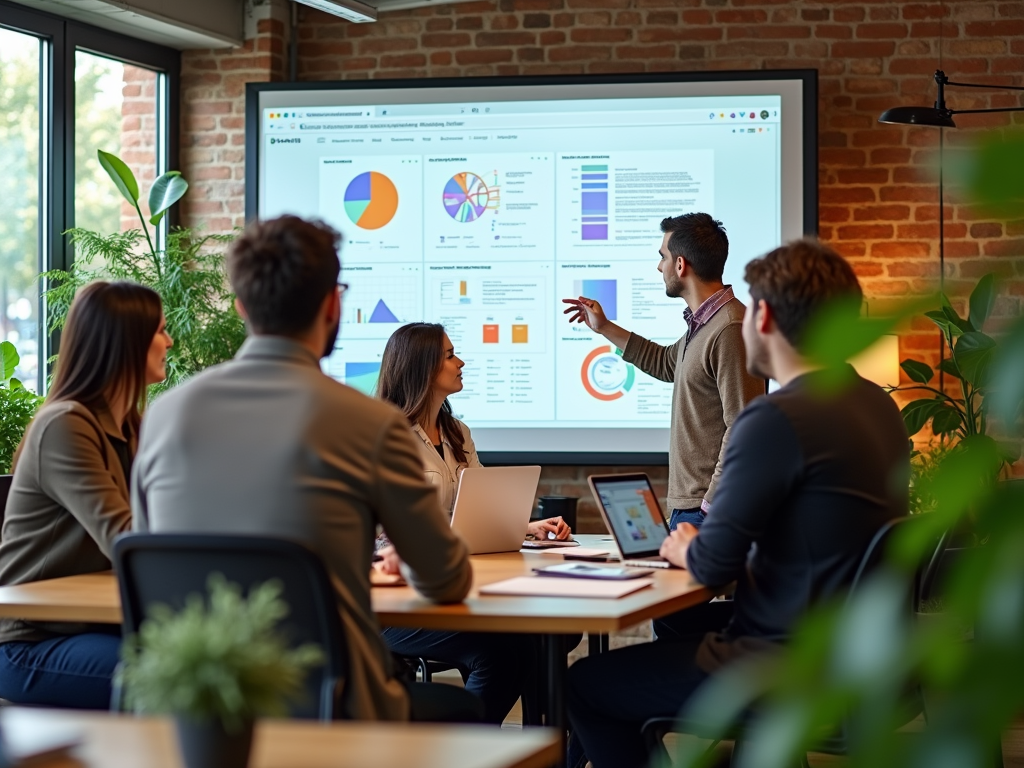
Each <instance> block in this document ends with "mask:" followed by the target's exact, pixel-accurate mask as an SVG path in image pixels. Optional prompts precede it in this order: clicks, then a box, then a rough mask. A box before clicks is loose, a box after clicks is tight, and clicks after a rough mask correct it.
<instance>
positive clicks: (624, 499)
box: [587, 473, 674, 568]
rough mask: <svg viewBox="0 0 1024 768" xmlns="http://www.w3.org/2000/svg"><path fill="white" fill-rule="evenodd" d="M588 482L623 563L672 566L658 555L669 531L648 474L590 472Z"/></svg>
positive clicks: (639, 565)
mask: <svg viewBox="0 0 1024 768" xmlns="http://www.w3.org/2000/svg"><path fill="white" fill-rule="evenodd" d="M587 482H589V483H590V490H591V491H593V492H594V499H595V500H596V501H597V508H598V509H599V510H600V511H601V517H603V518H604V522H605V525H606V526H608V530H609V531H611V534H612V537H613V538H614V539H615V545H616V546H617V547H618V549H619V554H620V555H621V556H622V564H623V565H630V566H635V567H640V568H672V567H674V566H672V564H671V563H669V561H668V560H666V559H665V558H663V557H662V556H661V555H660V554H658V553H659V552H660V551H661V542H663V541H664V540H665V539H666V538H668V535H669V530H668V523H666V522H665V516H664V515H663V514H662V513H661V506H660V505H659V504H658V498H657V497H656V496H655V495H654V489H653V488H652V487H651V481H650V478H648V477H647V475H644V474H640V473H637V474H635V475H591V476H590V477H588V478H587Z"/></svg>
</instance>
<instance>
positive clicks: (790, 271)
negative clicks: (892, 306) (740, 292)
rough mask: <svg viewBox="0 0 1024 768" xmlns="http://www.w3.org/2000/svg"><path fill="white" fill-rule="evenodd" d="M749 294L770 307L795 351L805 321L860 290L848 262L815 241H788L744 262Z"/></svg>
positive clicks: (851, 298)
mask: <svg viewBox="0 0 1024 768" xmlns="http://www.w3.org/2000/svg"><path fill="white" fill-rule="evenodd" d="M744 278H745V279H746V281H747V283H749V284H750V296H751V298H752V299H753V301H754V302H755V303H756V302H758V301H761V300H762V299H763V300H764V302H765V303H766V304H767V305H768V306H769V307H771V308H772V314H773V315H774V317H775V323H776V324H777V325H778V326H779V330H780V331H782V335H783V336H785V337H786V340H787V341H788V342H789V343H790V344H792V345H793V346H794V347H795V348H797V349H799V348H800V344H801V342H802V341H803V337H804V334H805V332H806V330H807V325H808V322H809V321H810V320H811V319H812V318H813V317H814V316H815V314H817V312H818V311H819V310H821V308H822V307H824V306H825V305H826V304H829V303H831V302H835V301H837V300H847V301H850V302H851V303H855V304H859V302H860V301H861V300H862V299H863V295H864V294H863V292H862V291H861V288H860V283H859V282H858V281H857V275H856V274H854V271H853V268H852V267H851V266H850V265H849V263H848V262H847V261H846V259H844V258H843V257H842V256H840V255H839V254H838V253H836V252H835V251H834V250H832V249H831V248H829V247H828V246H827V245H824V244H822V243H820V242H818V241H817V240H812V239H810V238H808V239H804V240H794V241H793V242H791V243H787V244H786V245H783V246H780V247H779V248H776V249H775V250H774V251H772V252H771V253H769V254H768V255H767V256H763V257H762V258H760V259H754V260H753V261H752V262H750V263H749V264H747V269H746V274H745V275H744Z"/></svg>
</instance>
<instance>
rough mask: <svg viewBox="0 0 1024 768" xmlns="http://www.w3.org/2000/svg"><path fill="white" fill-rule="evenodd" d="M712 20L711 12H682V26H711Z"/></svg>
mask: <svg viewBox="0 0 1024 768" xmlns="http://www.w3.org/2000/svg"><path fill="white" fill-rule="evenodd" d="M714 19H715V17H714V16H713V15H712V13H711V11H706V10H700V11H683V24H711V23H712V22H713V21H714Z"/></svg>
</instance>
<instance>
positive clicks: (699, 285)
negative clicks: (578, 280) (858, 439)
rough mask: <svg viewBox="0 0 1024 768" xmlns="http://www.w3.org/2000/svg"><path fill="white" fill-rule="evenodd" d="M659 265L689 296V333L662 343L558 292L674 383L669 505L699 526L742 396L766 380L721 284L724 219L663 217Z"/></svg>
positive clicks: (676, 519) (573, 318) (627, 353)
mask: <svg viewBox="0 0 1024 768" xmlns="http://www.w3.org/2000/svg"><path fill="white" fill-rule="evenodd" d="M661 231H662V232H663V233H664V237H663V238H662V242H661V249H660V252H659V253H660V256H661V260H660V261H659V262H658V271H659V272H661V274H662V276H663V277H664V279H665V293H666V294H667V295H668V296H670V297H672V298H681V299H683V300H684V301H685V302H686V309H685V310H684V311H683V318H684V319H685V320H686V324H687V332H686V335H685V336H683V337H682V338H681V339H679V341H677V342H676V343H675V344H672V345H670V346H662V345H661V344H656V343H654V342H653V341H649V340H647V339H645V338H643V337H642V336H639V335H637V334H635V333H630V332H629V331H628V330H626V329H625V328H622V327H621V326H618V325H616V324H615V323H613V322H611V321H610V320H609V319H608V318H607V317H606V316H605V314H604V310H603V309H602V308H601V305H600V303H598V302H597V301H594V300H593V299H588V298H586V297H583V296H580V297H579V298H577V299H563V301H564V302H565V303H566V304H568V305H569V307H568V309H566V310H565V314H567V315H569V316H570V317H569V320H570V322H577V323H581V322H582V323H586V324H587V326H588V327H589V328H590V329H591V330H593V331H596V332H597V333H599V334H601V335H602V336H604V337H605V338H606V339H608V341H610V342H611V343H612V344H614V345H615V346H616V347H618V348H619V349H621V350H622V357H623V359H624V360H625V361H626V362H628V363H633V365H635V366H636V367H637V368H639V369H640V370H642V371H643V372H644V373H647V374H649V375H651V376H654V377H655V378H657V379H661V380H662V381H670V382H672V383H673V384H674V385H675V386H674V389H673V391H672V426H671V442H670V444H669V474H668V506H669V509H671V510H672V519H671V523H670V525H671V527H672V528H673V529H674V528H675V527H676V526H677V525H678V524H679V523H682V522H687V523H692V524H694V525H696V526H698V527H699V526H700V525H701V524H702V523H703V522H704V516H705V515H706V514H707V513H708V512H709V511H710V509H711V507H712V503H713V499H714V495H715V486H716V485H717V484H718V478H719V477H720V476H721V474H722V457H723V456H724V454H725V445H726V442H727V440H728V437H729V429H730V428H731V427H732V423H733V421H734V420H735V418H736V417H737V416H738V415H739V413H740V411H742V410H743V409H744V407H746V405H747V403H749V402H750V401H751V400H753V399H754V398H755V397H757V396H758V395H763V394H764V393H765V381H764V379H761V378H757V377H755V376H752V375H751V374H749V373H747V370H746V365H745V355H746V352H745V349H744V346H743V335H742V324H743V312H744V306H743V303H742V302H740V301H739V300H738V299H737V298H736V297H735V296H733V293H732V287H731V286H728V285H724V284H723V283H722V274H723V272H724V270H725V260H726V258H727V257H728V255H729V238H728V237H727V236H726V234H725V228H724V227H723V226H722V222H720V221H716V220H715V219H713V218H711V216H709V215H708V214H706V213H687V214H684V215H682V216H676V217H674V218H673V217H669V218H667V219H665V220H663V221H662V222H661Z"/></svg>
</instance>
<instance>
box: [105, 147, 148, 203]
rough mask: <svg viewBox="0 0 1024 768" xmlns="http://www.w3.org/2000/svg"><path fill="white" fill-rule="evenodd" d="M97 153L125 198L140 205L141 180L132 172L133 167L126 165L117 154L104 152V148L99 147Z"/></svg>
mask: <svg viewBox="0 0 1024 768" xmlns="http://www.w3.org/2000/svg"><path fill="white" fill-rule="evenodd" d="M96 155H97V157H99V160H100V165H101V166H103V170H104V171H106V172H107V175H108V176H109V177H110V179H111V181H113V182H114V185H115V186H116V187H117V189H118V191H119V192H120V193H121V194H122V195H123V196H124V199H125V200H127V201H128V202H129V203H131V204H132V205H138V204H139V182H137V181H136V180H135V174H134V173H132V169H131V168H129V167H128V166H127V165H125V164H124V161H123V160H122V159H121V158H119V157H118V156H117V155H112V154H110V153H109V152H104V151H103V150H102V149H97V150H96Z"/></svg>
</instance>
